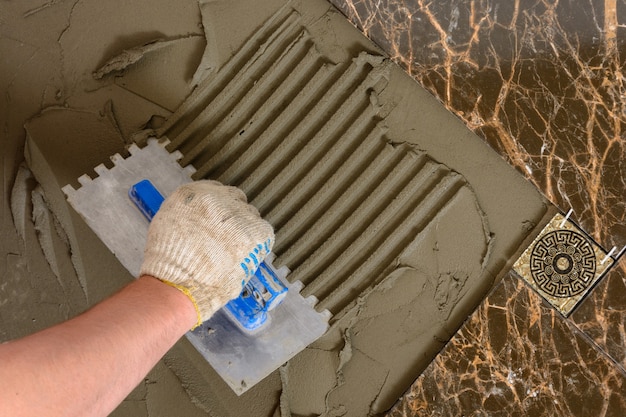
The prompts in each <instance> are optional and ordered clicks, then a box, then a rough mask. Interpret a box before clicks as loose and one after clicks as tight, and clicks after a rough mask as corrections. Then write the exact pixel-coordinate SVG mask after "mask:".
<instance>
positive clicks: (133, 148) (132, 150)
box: [128, 143, 140, 155]
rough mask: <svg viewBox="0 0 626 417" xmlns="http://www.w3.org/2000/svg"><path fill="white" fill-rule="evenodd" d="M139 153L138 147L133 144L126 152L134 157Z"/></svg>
mask: <svg viewBox="0 0 626 417" xmlns="http://www.w3.org/2000/svg"><path fill="white" fill-rule="evenodd" d="M139 151H140V149H139V147H138V146H137V145H135V144H134V143H133V144H132V145H130V147H129V148H128V152H130V154H131V155H135V154H136V153H137V152H139Z"/></svg>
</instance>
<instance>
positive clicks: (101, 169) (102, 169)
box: [93, 164, 109, 175]
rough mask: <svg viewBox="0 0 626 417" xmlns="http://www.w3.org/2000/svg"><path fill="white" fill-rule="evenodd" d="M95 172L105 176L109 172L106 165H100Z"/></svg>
mask: <svg viewBox="0 0 626 417" xmlns="http://www.w3.org/2000/svg"><path fill="white" fill-rule="evenodd" d="M93 170H94V171H96V174H98V175H104V174H106V173H107V172H108V171H109V170H108V169H107V167H105V166H104V164H100V165H98V166H97V167H95V168H94V169H93Z"/></svg>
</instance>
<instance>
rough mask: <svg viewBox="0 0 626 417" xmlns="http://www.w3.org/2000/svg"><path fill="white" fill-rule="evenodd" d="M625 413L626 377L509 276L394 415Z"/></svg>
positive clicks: (605, 414)
mask: <svg viewBox="0 0 626 417" xmlns="http://www.w3.org/2000/svg"><path fill="white" fill-rule="evenodd" d="M422 415H423V416H461V415H465V416H484V415H489V416H545V415H550V416H623V415H626V377H625V375H624V373H622V372H620V370H619V369H618V368H616V367H615V366H614V364H613V363H612V362H611V361H609V360H608V359H607V358H606V356H605V355H603V354H602V353H601V352H599V351H598V350H597V349H596V348H595V347H594V346H593V344H592V343H590V342H589V341H588V339H586V338H585V337H584V336H583V335H582V334H581V333H580V332H579V331H578V330H577V329H576V327H575V326H572V325H571V324H569V323H568V322H567V321H566V319H563V318H562V317H561V316H560V315H559V314H558V313H556V311H555V310H554V309H552V308H550V307H548V306H547V304H546V303H545V302H543V301H542V299H541V297H539V296H538V295H537V294H536V293H535V292H533V291H532V290H531V289H530V288H529V287H528V286H527V285H526V284H524V282H523V281H522V280H520V279H518V278H516V277H515V276H513V275H512V274H509V275H508V276H507V277H505V278H504V280H503V281H502V282H501V283H500V284H499V285H498V286H497V287H496V288H495V290H494V291H493V292H492V293H491V294H490V295H489V296H488V297H487V298H486V299H485V300H484V302H483V303H482V305H481V306H480V307H479V308H478V310H477V311H476V312H475V313H474V314H473V315H472V316H470V318H469V320H468V321H467V322H466V323H465V324H464V325H463V327H462V328H461V330H460V331H459V332H458V333H457V334H456V336H455V337H454V338H453V339H452V340H451V341H450V343H449V344H448V345H447V346H446V348H445V349H444V350H443V352H442V353H441V354H440V355H439V356H438V357H437V358H436V359H435V361H434V362H433V363H431V365H430V366H429V367H428V368H427V369H426V371H424V373H423V374H422V375H421V376H420V377H419V378H418V379H417V381H416V382H415V383H414V384H413V386H412V387H411V388H410V389H409V391H408V392H407V393H406V394H405V395H404V397H403V398H402V399H401V400H400V401H399V402H398V403H397V404H396V405H395V406H394V408H393V409H392V410H391V411H390V412H389V413H388V416H392V417H399V416H422Z"/></svg>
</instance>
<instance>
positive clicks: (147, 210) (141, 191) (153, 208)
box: [128, 180, 165, 221]
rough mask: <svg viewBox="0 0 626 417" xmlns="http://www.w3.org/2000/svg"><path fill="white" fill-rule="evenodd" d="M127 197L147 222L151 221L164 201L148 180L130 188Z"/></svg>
mask: <svg viewBox="0 0 626 417" xmlns="http://www.w3.org/2000/svg"><path fill="white" fill-rule="evenodd" d="M128 196H129V197H130V199H131V200H132V202H133V203H135V205H136V206H137V208H138V209H139V211H140V212H142V213H143V215H144V216H146V219H148V221H151V220H152V218H153V217H154V215H155V214H156V212H157V211H159V209H160V208H161V204H162V203H163V201H164V200H165V198H163V196H162V195H161V193H160V192H159V190H157V189H156V188H155V187H154V185H152V183H151V182H150V181H148V180H141V181H139V182H138V183H137V184H135V185H133V186H132V187H130V190H128Z"/></svg>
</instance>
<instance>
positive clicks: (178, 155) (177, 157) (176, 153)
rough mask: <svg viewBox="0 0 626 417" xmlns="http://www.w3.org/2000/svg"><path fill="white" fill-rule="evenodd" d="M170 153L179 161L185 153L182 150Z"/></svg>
mask: <svg viewBox="0 0 626 417" xmlns="http://www.w3.org/2000/svg"><path fill="white" fill-rule="evenodd" d="M170 155H171V156H172V159H173V160H174V161H178V160H180V159H181V158H182V157H183V154H182V153H181V152H180V151H174V152H172V153H171V154H170Z"/></svg>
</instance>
